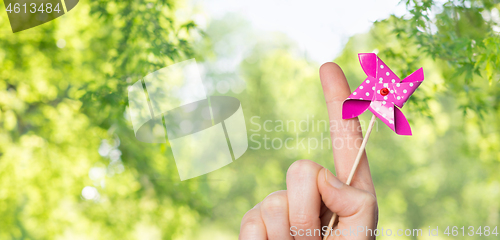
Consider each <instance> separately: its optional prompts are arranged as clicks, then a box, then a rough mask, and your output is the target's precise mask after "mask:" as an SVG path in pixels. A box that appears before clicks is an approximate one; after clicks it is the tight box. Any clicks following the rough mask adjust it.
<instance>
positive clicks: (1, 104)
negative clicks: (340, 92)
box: [0, 0, 500, 240]
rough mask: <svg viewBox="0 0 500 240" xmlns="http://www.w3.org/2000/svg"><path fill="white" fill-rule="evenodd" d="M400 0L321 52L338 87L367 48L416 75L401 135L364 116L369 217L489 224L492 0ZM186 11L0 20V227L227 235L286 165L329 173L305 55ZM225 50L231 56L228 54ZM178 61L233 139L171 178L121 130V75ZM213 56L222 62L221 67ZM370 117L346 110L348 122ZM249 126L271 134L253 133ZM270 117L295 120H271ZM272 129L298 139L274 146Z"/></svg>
mask: <svg viewBox="0 0 500 240" xmlns="http://www.w3.org/2000/svg"><path fill="white" fill-rule="evenodd" d="M304 4H307V3H304ZM401 4H403V5H406V8H407V12H406V13H405V14H404V15H402V16H394V15H393V16H390V17H388V18H387V19H384V20H381V21H377V22H374V23H373V26H372V27H371V30H370V31H369V32H366V33H363V34H357V35H355V36H352V37H351V38H349V41H348V42H347V43H346V44H345V46H344V49H343V50H342V52H341V53H340V54H339V55H338V56H337V57H336V58H335V59H331V60H333V61H335V62H336V63H338V64H339V65H340V66H341V67H342V68H343V70H344V72H345V74H346V76H347V79H348V80H349V83H350V86H351V89H354V88H356V87H357V86H358V84H360V83H361V81H363V80H364V78H365V75H364V73H363V71H362V70H361V67H360V66H359V63H358V59H357V53H360V52H376V53H378V55H379V56H380V57H381V58H382V59H383V60H384V61H385V62H386V63H387V65H388V66H390V67H391V68H392V70H393V71H394V72H395V73H396V74H398V75H399V76H400V77H404V76H407V75H408V74H409V73H411V72H413V71H415V70H416V69H418V68H419V67H423V68H424V71H425V76H426V79H425V81H424V84H422V85H421V87H420V88H419V89H418V91H416V92H415V94H413V96H412V98H411V101H410V102H409V103H408V104H407V105H405V107H404V108H403V112H404V113H405V115H406V116H407V118H408V119H409V121H410V124H411V126H412V129H413V134H414V135H413V136H412V137H404V136H398V135H396V134H395V133H393V132H392V131H391V130H390V129H389V128H388V127H386V126H385V125H383V124H382V123H380V122H379V123H378V124H377V125H376V129H375V132H374V133H373V134H372V136H371V139H370V141H369V144H368V147H367V153H368V158H369V161H370V163H371V169H372V175H373V178H374V182H375V186H376V190H377V195H378V202H379V207H380V221H379V227H384V228H392V229H398V228H402V229H406V228H421V229H423V230H424V233H426V230H427V229H428V227H429V226H432V227H435V226H439V227H440V230H441V228H444V227H446V226H459V227H461V226H475V227H479V226H491V227H494V226H498V225H499V224H500V223H499V220H500V216H499V213H500V209H499V207H500V201H499V200H500V182H499V181H500V175H499V174H498V173H499V171H500V131H499V130H500V121H499V119H500V105H499V102H500V101H499V100H500V88H499V76H500V75H499V74H500V37H499V36H500V35H499V34H500V15H499V9H500V4H499V2H498V1H495V0H481V1H474V0H473V1H465V0H457V1H439V2H435V1H430V0H414V1H402V3H401ZM2 11H3V10H2ZM202 11H203V9H200V8H199V7H196V6H193V4H191V3H190V2H183V1H165V0H161V1H137V0H136V1H132V0H125V1H116V2H111V1H100V0H98V1H82V2H80V3H79V4H78V6H77V7H76V8H75V9H74V10H72V11H71V12H70V13H68V14H66V15H64V16H63V17H60V18H58V19H56V20H55V21H52V22H50V23H46V24H44V25H41V26H38V27H35V28H33V29H29V30H26V31H23V32H20V33H16V34H13V33H12V31H11V29H10V26H9V21H8V18H7V14H6V13H5V12H2V14H0V15H1V17H0V239H197V238H203V239H221V240H224V239H236V238H237V235H238V231H239V224H240V220H241V218H242V216H243V214H244V213H245V212H246V211H248V210H249V209H250V208H252V207H253V206H254V205H255V204H256V203H258V202H260V201H261V200H262V199H263V198H265V197H266V196H267V195H268V194H269V193H271V192H273V191H277V190H280V189H285V173H286V170H287V168H288V167H289V166H290V164H291V163H293V162H294V161H296V160H298V159H310V160H313V161H315V162H317V163H319V164H322V165H323V166H326V167H328V168H330V169H332V170H333V157H332V150H331V147H330V146H329V145H327V144H325V145H323V146H321V145H316V147H315V146H314V141H318V142H319V143H321V141H327V140H323V139H325V138H328V136H329V134H328V128H325V127H324V123H325V121H328V119H327V114H326V105H325V99H324V97H323V94H322V89H321V84H320V82H319V74H318V70H319V66H320V64H321V63H318V62H314V61H312V60H310V59H309V58H308V57H307V56H304V55H303V54H301V51H299V48H298V47H297V45H296V44H295V43H294V42H293V40H291V39H290V38H288V37H287V36H286V35H285V34H282V33H279V32H274V33H266V34H263V33H260V32H258V31H257V30H254V29H252V27H251V24H249V23H248V21H246V20H245V19H244V18H243V17H241V16H239V15H237V14H233V15H231V14H228V15H225V16H224V17H221V18H218V19H213V20H211V21H209V22H208V23H207V24H204V26H201V25H200V24H197V23H196V22H195V21H194V20H193V16H195V15H196V14H198V13H199V12H202ZM346 11H351V10H346ZM352 11H353V13H354V12H355V9H352ZM278 14H279V13H278ZM234 36H237V37H234ZM242 45H245V46H249V47H248V51H246V52H245V54H242V55H241V54H240V55H238V51H239V50H238V49H239V47H240V46H242ZM221 46H222V47H221ZM235 55H238V56H237V57H235ZM193 57H194V58H196V59H197V61H198V62H199V63H200V64H201V65H202V66H203V67H204V81H205V84H206V87H207V91H208V92H209V93H210V94H211V95H230V96H235V97H237V98H238V99H240V100H241V102H242V107H243V111H244V114H245V119H246V124H247V130H248V137H249V144H250V146H249V147H250V148H249V149H248V150H247V152H246V153H245V154H244V155H243V156H242V157H241V158H240V159H238V160H237V161H235V162H234V163H232V164H230V165H228V166H226V167H224V168H221V169H219V170H217V171H214V172H212V173H209V174H207V175H204V176H201V177H197V178H194V179H190V180H187V181H180V179H179V176H178V173H177V169H176V166H175V161H174V159H173V156H172V152H171V149H170V147H169V145H168V144H145V143H141V142H139V141H137V140H136V139H135V137H134V134H133V130H132V126H131V123H130V122H129V121H128V117H127V103H128V99H127V87H128V86H130V85H131V84H133V83H134V82H136V81H137V80H138V79H140V78H142V77H143V76H145V75H147V74H148V73H150V72H153V71H155V70H158V69H160V68H163V67H165V66H168V65H170V64H173V63H175V62H179V61H182V60H186V59H189V58H193ZM332 58H333V57H332ZM220 59H233V60H232V61H231V63H230V64H232V65H234V66H235V67H234V69H236V70H234V71H228V70H227V69H226V68H224V66H220V61H219V60H220ZM234 59H236V60H234ZM369 118H370V114H368V113H366V114H363V115H362V116H361V118H360V119H361V121H362V125H363V127H364V128H366V126H367V124H366V123H367V121H368V120H369ZM265 121H270V122H268V124H267V125H266V126H267V127H268V128H272V129H273V130H272V131H269V132H267V131H265V130H264V129H262V128H261V129H259V127H258V125H262V124H263V123H264V122H265ZM280 121H281V122H284V123H286V122H287V121H295V122H297V123H299V122H300V121H303V122H306V123H308V124H310V129H309V130H308V131H301V130H300V129H293V128H289V129H287V128H286V127H285V128H284V129H281V128H279V125H280V124H281V122H280ZM318 123H319V125H318ZM312 124H314V126H312ZM319 126H321V127H319ZM287 138H295V139H296V138H300V139H305V140H304V142H305V145H306V146H305V147H301V146H298V147H297V146H296V145H294V147H292V148H291V149H287V148H285V147H284V146H282V147H278V146H279V142H280V141H281V142H282V141H284V140H285V139H287ZM266 139H267V140H266ZM276 139H277V140H276ZM310 139H312V140H310ZM264 141H267V145H264V143H265V142H264ZM273 141H274V142H273ZM308 141H309V142H311V143H313V145H310V146H309V147H307V143H308ZM272 143H274V144H275V145H274V146H275V147H274V148H273V147H272V145H271V144H272ZM325 143H326V142H325ZM266 146H267V148H268V149H266ZM441 231H442V230H441ZM426 237H427V238H426ZM387 238H391V239H428V236H427V235H426V234H424V236H423V237H419V238H417V237H387ZM455 238H456V237H447V236H445V235H442V234H440V237H439V238H436V237H433V238H431V239H455ZM469 238H470V239H483V238H484V236H482V237H480V236H475V237H469ZM489 238H490V239H496V237H495V236H490V237H489ZM381 239H384V237H381ZM459 239H460V237H459Z"/></svg>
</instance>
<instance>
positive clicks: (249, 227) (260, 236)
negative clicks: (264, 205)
mask: <svg viewBox="0 0 500 240" xmlns="http://www.w3.org/2000/svg"><path fill="white" fill-rule="evenodd" d="M260 206H261V203H259V204H257V205H256V206H255V207H254V208H252V209H250V211H248V212H247V213H246V214H245V216H243V219H242V220H241V226H240V236H239V238H238V239H239V240H267V234H266V226H265V225H264V221H263V220H262V217H261V215H260Z"/></svg>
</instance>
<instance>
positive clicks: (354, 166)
mask: <svg viewBox="0 0 500 240" xmlns="http://www.w3.org/2000/svg"><path fill="white" fill-rule="evenodd" d="M375 119H377V117H375V115H373V116H372V119H371V120H370V124H369V125H368V129H367V130H366V134H365V138H364V139H363V143H361V147H360V148H359V152H358V155H357V156H356V160H355V161H354V165H352V169H351V173H350V174H349V178H347V182H346V184H347V185H351V181H352V178H353V177H354V173H356V169H357V168H358V165H359V162H360V160H361V156H363V151H364V150H365V147H366V143H367V142H368V138H369V137H370V134H371V133H372V129H373V125H375ZM336 220H337V213H333V216H332V219H331V220H330V223H329V224H328V228H327V232H328V234H326V233H325V236H324V237H323V240H327V238H328V236H330V232H331V230H332V227H333V223H335V221H336Z"/></svg>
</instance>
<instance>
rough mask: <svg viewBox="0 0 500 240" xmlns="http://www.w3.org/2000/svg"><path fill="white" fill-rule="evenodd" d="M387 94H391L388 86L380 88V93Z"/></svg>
mask: <svg viewBox="0 0 500 240" xmlns="http://www.w3.org/2000/svg"><path fill="white" fill-rule="evenodd" d="M387 94H389V89H387V88H382V89H380V95H382V96H385V95H387Z"/></svg>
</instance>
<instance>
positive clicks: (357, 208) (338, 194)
mask: <svg viewBox="0 0 500 240" xmlns="http://www.w3.org/2000/svg"><path fill="white" fill-rule="evenodd" d="M321 171H323V172H321ZM321 171H320V174H318V190H319V193H320V194H321V198H322V200H323V202H324V203H325V206H326V207H327V208H328V209H330V211H332V212H334V213H337V215H338V216H339V221H340V222H341V223H342V224H348V225H350V226H354V227H357V226H361V227H371V228H372V229H373V228H375V227H376V225H377V218H378V207H377V199H376V197H375V196H374V195H373V194H371V193H369V192H367V191H364V190H361V189H357V188H354V187H351V186H349V185H346V184H344V183H343V182H341V181H340V180H339V179H338V178H337V177H336V176H335V175H333V174H332V173H331V172H330V171H329V170H328V169H326V168H323V169H322V170H321Z"/></svg>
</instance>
